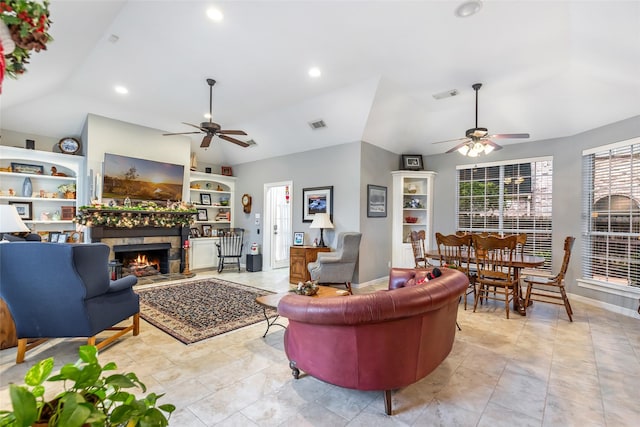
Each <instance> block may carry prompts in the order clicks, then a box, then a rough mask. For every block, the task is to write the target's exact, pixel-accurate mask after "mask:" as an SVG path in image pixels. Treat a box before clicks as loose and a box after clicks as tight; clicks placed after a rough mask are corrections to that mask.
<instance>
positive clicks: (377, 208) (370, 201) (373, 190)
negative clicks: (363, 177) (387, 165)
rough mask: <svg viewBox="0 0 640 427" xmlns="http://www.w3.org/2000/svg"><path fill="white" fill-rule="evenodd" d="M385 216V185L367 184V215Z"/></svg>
mask: <svg viewBox="0 0 640 427" xmlns="http://www.w3.org/2000/svg"><path fill="white" fill-rule="evenodd" d="M386 216H387V187H383V186H381V185H372V184H368V185H367V217H369V218H386Z"/></svg>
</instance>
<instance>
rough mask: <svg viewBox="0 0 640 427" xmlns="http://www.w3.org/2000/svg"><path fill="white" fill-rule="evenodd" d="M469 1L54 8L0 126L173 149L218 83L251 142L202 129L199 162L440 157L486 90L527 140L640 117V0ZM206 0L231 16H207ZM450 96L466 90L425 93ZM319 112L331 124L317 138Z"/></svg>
mask: <svg viewBox="0 0 640 427" xmlns="http://www.w3.org/2000/svg"><path fill="white" fill-rule="evenodd" d="M459 4H460V2H459V1H410V2H404V1H352V2H347V1H218V2H209V1H141V0H137V1H115V0H110V1H93V0H91V1H86V0H85V1H69V0H53V1H52V2H51V6H50V10H51V19H52V21H53V25H52V27H51V31H50V32H51V34H52V36H53V37H54V39H55V40H54V41H53V42H52V43H50V44H49V47H48V50H47V51H43V52H40V53H34V54H33V55H32V59H31V63H30V64H29V65H28V72H27V73H26V74H25V75H23V76H21V77H20V78H19V79H18V80H10V79H5V83H4V88H3V94H2V96H1V97H0V103H1V106H0V113H1V116H0V120H1V121H0V127H1V128H3V129H7V130H13V131H18V132H25V133H33V134H38V135H45V136H51V137H56V138H60V137H63V136H67V135H79V134H80V133H81V130H82V127H83V125H84V122H85V120H86V116H87V114H88V113H93V114H98V115H102V116H106V117H111V118H114V119H117V120H122V121H126V122H130V123H135V124H138V125H142V126H147V127H151V128H154V129H159V130H160V131H159V132H158V134H159V141H160V143H166V144H171V141H172V139H173V138H176V137H162V136H160V134H161V133H162V132H183V131H184V132H187V131H190V130H192V129H191V128H189V127H188V126H185V125H183V124H182V123H181V122H190V123H199V122H201V121H205V120H206V119H204V117H203V113H205V112H206V111H207V110H208V103H209V93H208V86H207V84H206V81H205V79H206V78H208V77H210V78H214V79H216V80H217V81H218V83H217V84H216V86H215V88H214V95H213V119H214V121H215V122H217V123H220V124H221V125H222V127H223V128H224V129H242V130H245V131H246V132H247V133H248V134H249V136H248V137H247V138H245V139H248V138H251V139H253V140H255V141H256V142H257V143H258V145H257V146H255V147H251V148H241V147H238V146H236V145H234V144H230V143H228V142H225V141H223V140H220V139H218V138H214V140H213V143H212V148H210V149H208V150H206V151H205V150H203V149H201V148H199V145H200V140H201V139H202V136H199V135H195V136H194V137H193V141H192V147H193V151H195V152H197V153H198V158H199V160H200V161H202V162H205V163H215V164H231V165H233V164H239V163H244V162H247V161H252V160H258V159H262V158H267V157H272V156H277V155H282V154H288V153H292V152H298V151H306V150H311V149H315V148H321V147H325V146H330V145H335V144H343V143H348V142H354V141H361V140H362V141H366V142H369V143H371V144H375V145H377V146H380V147H383V148H385V149H387V150H389V151H392V152H395V153H412V154H413V153H421V154H425V155H429V154H436V153H442V152H444V151H446V150H448V149H449V148H451V147H453V146H454V145H455V142H451V143H445V144H438V145H433V144H432V142H435V141H440V140H448V139H453V138H459V137H462V136H464V132H465V130H466V129H467V128H471V127H474V108H475V107H474V93H473V89H472V88H471V85H472V84H473V83H476V82H482V83H483V84H484V86H483V88H482V89H481V90H480V93H479V95H480V96H479V123H478V124H479V126H482V127H487V128H488V129H489V132H490V133H520V132H528V133H530V134H531V138H530V139H529V140H527V142H528V143H535V142H536V141H539V140H543V139H548V138H554V137H562V136H567V135H573V134H576V133H579V132H582V131H585V130H589V129H593V128H595V127H598V126H601V125H604V124H607V123H612V122H615V121H618V120H622V119H625V118H628V117H632V116H635V115H638V114H640V2H639V1H614V0H606V1H589V0H588V1H484V2H483V7H482V9H481V10H480V12H479V13H478V14H476V15H474V16H472V17H467V18H458V17H456V16H455V15H454V10H455V8H456V7H457V6H458V5H459ZM211 6H216V7H218V8H219V9H220V10H221V11H222V12H223V13H224V16H225V19H224V20H223V21H222V22H221V23H215V22H213V21H211V20H210V19H209V18H207V16H206V14H205V12H206V10H207V9H208V8H209V7H211ZM112 34H114V35H117V36H118V37H119V41H118V42H117V43H115V44H114V43H112V42H110V41H109V40H108V39H109V37H110V36H111V35H112ZM311 66H317V67H319V68H320V69H321V70H322V76H321V77H320V78H318V79H312V78H310V77H309V76H308V75H307V70H308V69H309V68H310V67H311ZM116 84H122V85H125V86H127V87H128V88H129V94H128V95H126V96H121V95H118V94H116V93H115V92H114V90H113V87H114V85H116ZM450 89H458V91H459V93H460V94H459V95H458V96H455V97H451V98H445V99H442V100H435V99H434V98H433V96H432V95H433V94H436V93H439V92H443V91H447V90H450ZM318 119H322V120H324V121H325V122H326V124H327V126H328V127H327V128H324V129H321V130H316V131H313V130H311V128H310V127H309V125H308V122H310V121H315V120H318ZM498 142H499V143H500V144H502V145H508V144H511V143H519V142H522V140H504V139H501V140H499V141H498ZM452 155H457V154H452Z"/></svg>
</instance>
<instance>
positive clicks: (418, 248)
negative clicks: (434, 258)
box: [411, 230, 429, 268]
mask: <svg viewBox="0 0 640 427" xmlns="http://www.w3.org/2000/svg"><path fill="white" fill-rule="evenodd" d="M425 239H426V233H425V231H424V230H420V231H412V232H411V249H412V250H413V259H414V261H415V263H416V268H428V267H429V263H428V262H427V251H426V249H425V245H424V241H425Z"/></svg>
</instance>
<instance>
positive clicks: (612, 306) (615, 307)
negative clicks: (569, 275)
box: [567, 293, 640, 319]
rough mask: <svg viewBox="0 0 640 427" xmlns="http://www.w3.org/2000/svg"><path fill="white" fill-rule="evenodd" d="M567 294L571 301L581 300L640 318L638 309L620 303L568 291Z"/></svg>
mask: <svg viewBox="0 0 640 427" xmlns="http://www.w3.org/2000/svg"><path fill="white" fill-rule="evenodd" d="M567 296H568V297H569V301H571V300H576V301H580V302H583V303H585V304H589V305H592V306H594V307H600V308H604V309H605V310H607V311H611V312H613V313H618V314H622V315H624V316H628V317H633V318H635V319H640V313H638V311H637V310H633V309H630V308H625V307H620V306H618V305H615V304H609V303H606V302H602V301H598V300H595V299H593V298H587V297H583V296H582V295H577V294H571V293H567Z"/></svg>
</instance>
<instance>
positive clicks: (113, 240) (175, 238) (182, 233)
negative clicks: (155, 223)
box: [89, 226, 189, 273]
mask: <svg viewBox="0 0 640 427" xmlns="http://www.w3.org/2000/svg"><path fill="white" fill-rule="evenodd" d="M89 234H90V237H91V242H92V243H97V242H101V243H104V244H106V245H107V246H109V248H110V252H109V259H115V258H116V257H115V253H114V251H113V247H114V246H116V245H118V246H121V245H144V244H153V243H169V244H170V245H171V248H170V249H169V273H182V272H183V270H184V249H183V248H182V243H183V242H184V241H185V240H187V239H188V237H189V228H188V227H182V226H176V227H171V228H168V227H134V228H118V227H90V229H89Z"/></svg>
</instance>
